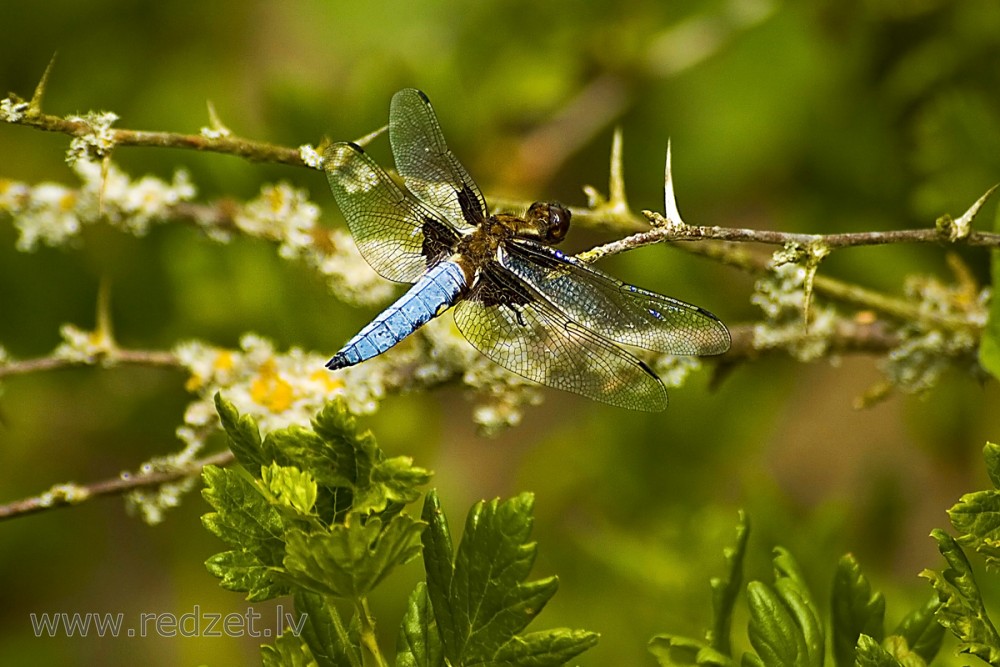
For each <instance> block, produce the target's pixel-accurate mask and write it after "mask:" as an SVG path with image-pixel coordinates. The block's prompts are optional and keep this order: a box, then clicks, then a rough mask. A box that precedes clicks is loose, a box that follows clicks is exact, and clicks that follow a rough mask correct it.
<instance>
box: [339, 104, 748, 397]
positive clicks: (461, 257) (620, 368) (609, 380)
mask: <svg viewBox="0 0 1000 667" xmlns="http://www.w3.org/2000/svg"><path fill="white" fill-rule="evenodd" d="M389 142H390V144H391V146H392V154H393V158H394V160H395V163H396V172H397V174H398V175H399V178H400V179H401V180H402V186H405V187H401V186H400V185H399V184H397V182H396V181H395V180H393V178H392V177H391V176H390V175H389V174H388V173H386V171H385V170H383V169H382V168H381V167H380V166H379V165H378V164H377V163H376V162H375V161H374V160H372V158H371V157H370V156H369V155H368V154H367V153H366V152H365V151H364V149H362V148H361V147H360V146H358V145H357V144H354V143H351V142H340V143H334V144H332V145H330V146H329V147H328V148H327V149H326V151H325V152H324V169H325V171H326V174H327V178H328V180H329V182H330V189H331V190H332V192H333V196H334V198H335V199H336V201H337V205H338V206H339V208H340V210H341V212H342V213H343V215H344V218H345V219H346V221H347V224H348V226H349V227H350V230H351V234H352V236H353V238H354V241H355V243H356V244H357V247H358V250H359V251H360V252H361V254H362V256H363V257H364V258H365V260H366V261H367V262H368V263H369V264H370V265H371V266H372V268H373V269H375V271H376V272H378V273H379V274H380V275H382V276H383V277H384V278H387V279H389V280H391V281H396V282H402V283H412V287H410V288H409V289H408V290H407V292H406V293H405V294H404V295H403V296H401V297H400V298H399V299H398V300H397V301H396V302H395V303H393V304H392V305H391V306H389V307H388V308H386V309H385V310H384V311H383V312H382V313H381V314H380V315H378V316H377V317H376V318H375V319H374V320H373V321H372V322H371V323H370V324H368V325H367V326H365V327H364V328H363V329H361V331H360V332H358V334H357V335H355V336H354V337H353V338H351V339H350V340H349V341H347V343H346V344H345V345H344V346H343V348H342V349H341V350H340V351H339V352H337V353H336V354H335V355H334V356H333V358H332V359H330V361H329V362H328V363H327V364H326V367H327V368H329V369H331V370H338V369H341V368H346V367H348V366H353V365H354V364H358V363H361V362H363V361H365V360H367V359H371V358H372V357H374V356H376V355H379V354H382V353H383V352H385V351H386V350H388V349H389V348H391V347H393V346H394V345H396V344H397V343H399V342H400V341H402V340H403V339H405V338H406V337H407V336H409V335H410V334H411V333H413V332H414V331H416V330H417V329H418V328H419V327H421V326H423V325H424V324H426V323H427V322H429V321H430V320H431V319H433V318H435V317H437V316H439V315H441V314H442V313H443V312H445V311H446V310H449V309H452V310H453V312H454V321H455V325H456V326H457V327H458V330H459V331H460V332H461V333H462V335H463V336H464V337H465V338H466V339H467V340H468V341H469V342H470V343H471V344H472V345H473V346H474V347H475V348H477V349H478V350H479V351H480V352H482V353H483V354H484V355H486V356H487V357H489V358H490V359H492V360H493V361H494V362H496V363H497V364H499V365H500V366H503V367H504V368H506V369H507V370H509V371H512V372H513V373H516V374H517V375H520V376H522V377H524V378H527V379H529V380H532V381H534V382H538V383H540V384H543V385H546V386H549V387H553V388H556V389H561V390H565V391H569V392H574V393H576V394H580V395H582V396H585V397H587V398H590V399H594V400H597V401H602V402H604V403H609V404H611V405H615V406H618V407H622V408H628V409H632V410H643V411H658V410H663V409H665V408H666V406H667V392H666V389H665V388H664V386H663V383H662V381H661V380H660V379H659V377H657V375H656V374H655V373H654V372H653V370H652V369H651V368H650V367H649V365H648V364H646V363H645V362H644V361H642V360H640V359H639V358H638V357H637V356H636V355H635V354H633V353H632V352H630V351H628V350H627V349H625V347H623V346H628V347H634V348H641V349H646V350H651V351H654V352H661V353H667V354H671V355H713V354H722V353H724V352H725V351H726V350H728V349H729V345H730V335H729V331H728V330H727V329H726V326H725V325H724V324H723V323H722V321H720V320H719V318H717V317H716V316H715V315H713V314H712V313H710V312H708V311H707V310H705V309H703V308H700V307H698V306H694V305H691V304H689V303H685V302H683V301H679V300H677V299H673V298H671V297H668V296H663V295H660V294H657V293H655V292H651V291H648V290H644V289H642V288H639V287H636V286H634V285H629V284H626V283H623V282H622V281H620V280H617V279H616V278H613V277H612V276H610V275H608V274H607V273H604V272H602V271H599V270H598V269H596V268H594V267H592V266H590V265H589V264H587V263H585V262H582V261H580V260H578V259H576V258H574V257H573V256H571V255H568V254H566V253H564V252H562V251H560V250H558V249H556V248H554V247H553V246H555V245H556V244H558V243H559V242H560V241H562V240H563V239H564V238H565V236H566V233H567V231H568V230H569V224H570V218H571V214H570V211H569V209H568V208H567V207H565V206H563V205H562V204H560V203H558V202H555V201H541V202H536V203H534V204H532V205H531V206H530V207H529V208H528V209H527V211H526V212H524V213H523V214H515V213H508V212H491V211H490V209H489V208H488V206H487V203H486V200H485V199H484V197H483V194H482V192H481V191H480V189H479V186H478V185H476V183H475V181H473V180H472V177H471V176H469V172H468V171H466V169H465V167H463V166H462V164H461V163H460V162H459V161H458V158H456V157H455V155H454V154H453V153H452V152H451V150H449V148H448V146H447V144H446V143H445V140H444V135H443V133H442V131H441V126H440V125H439V123H438V120H437V116H436V115H435V113H434V109H433V108H432V107H431V103H430V100H429V99H428V98H427V96H426V95H425V94H424V93H422V92H421V91H419V90H416V89H413V88H407V89H404V90H401V91H399V92H397V93H396V94H395V95H394V96H393V97H392V102H391V104H390V109H389Z"/></svg>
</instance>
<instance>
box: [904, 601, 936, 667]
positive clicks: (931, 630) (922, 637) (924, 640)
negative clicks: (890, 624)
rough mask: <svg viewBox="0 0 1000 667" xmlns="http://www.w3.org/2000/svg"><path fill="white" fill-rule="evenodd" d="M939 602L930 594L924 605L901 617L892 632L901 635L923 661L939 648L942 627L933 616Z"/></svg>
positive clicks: (934, 655)
mask: <svg viewBox="0 0 1000 667" xmlns="http://www.w3.org/2000/svg"><path fill="white" fill-rule="evenodd" d="M939 606H941V603H940V602H938V597H937V595H932V596H931V597H930V599H928V600H927V602H926V603H924V605H923V606H922V607H920V608H918V609H914V610H913V611H911V612H910V613H909V614H907V615H906V616H904V617H903V620H901V621H900V622H899V625H898V626H896V629H895V630H893V632H892V634H894V635H896V636H899V637H902V638H903V639H905V640H906V643H907V645H908V646H909V647H910V650H912V651H913V652H914V653H916V654H917V655H919V656H920V657H921V658H922V659H923V660H924V662H927V663H929V662H931V661H932V660H934V658H935V657H936V656H937V654H938V651H940V650H941V641H942V640H943V639H944V627H943V626H942V625H941V624H940V623H938V622H937V620H935V618H934V616H935V613H936V612H937V609H938V607H939Z"/></svg>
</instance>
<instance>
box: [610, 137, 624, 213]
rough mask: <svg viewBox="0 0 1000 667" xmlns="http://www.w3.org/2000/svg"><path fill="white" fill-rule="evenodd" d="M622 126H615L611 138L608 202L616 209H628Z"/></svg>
mask: <svg viewBox="0 0 1000 667" xmlns="http://www.w3.org/2000/svg"><path fill="white" fill-rule="evenodd" d="M622 143H623V142H622V126H621V125H618V126H617V127H615V133H614V135H612V138H611V169H610V175H609V177H608V203H610V204H611V206H612V207H613V208H615V209H621V210H623V211H627V210H628V201H627V200H626V199H625V166H624V160H623V157H622V155H623V149H622Z"/></svg>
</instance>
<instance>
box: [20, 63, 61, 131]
mask: <svg viewBox="0 0 1000 667" xmlns="http://www.w3.org/2000/svg"><path fill="white" fill-rule="evenodd" d="M57 55H59V53H58V52H56V53H53V54H52V58H51V59H50V60H49V64H48V66H47V67H46V68H45V72H43V73H42V78H41V79H39V80H38V85H37V86H35V93H34V94H33V95H32V96H31V102H29V103H28V111H27V112H26V115H27V116H38V115H40V114H41V113H42V98H43V97H45V87H46V86H47V85H48V84H49V74H51V72H52V66H53V65H55V64H56V56H57Z"/></svg>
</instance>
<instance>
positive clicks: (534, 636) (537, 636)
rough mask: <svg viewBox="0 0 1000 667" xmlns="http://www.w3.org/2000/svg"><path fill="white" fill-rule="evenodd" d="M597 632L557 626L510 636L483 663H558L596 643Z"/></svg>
mask: <svg viewBox="0 0 1000 667" xmlns="http://www.w3.org/2000/svg"><path fill="white" fill-rule="evenodd" d="M597 639H598V635H597V633H595V632H587V631H586V630H569V629H567V628H557V629H555V630H543V631H541V632H529V633H528V634H526V635H518V636H516V637H512V638H511V639H510V640H509V641H507V642H505V643H504V644H503V645H502V646H501V647H500V650H498V651H497V652H496V653H495V654H494V655H493V657H492V658H490V660H488V661H487V664H489V665H491V666H495V667H503V666H506V667H558V665H564V664H566V663H567V662H569V661H570V660H572V659H573V658H575V657H576V656H578V655H579V654H580V653H582V652H584V651H586V650H587V649H589V648H593V647H594V646H595V645H596V644H597Z"/></svg>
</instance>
